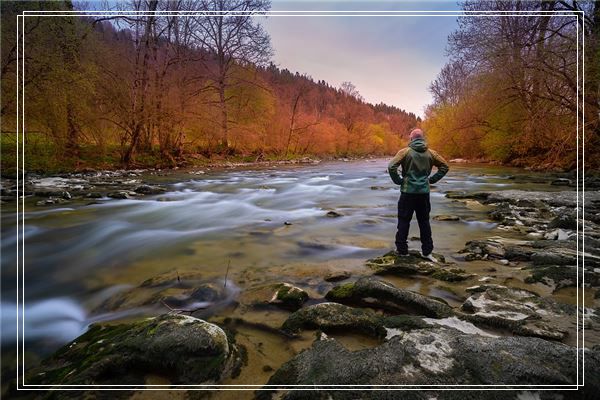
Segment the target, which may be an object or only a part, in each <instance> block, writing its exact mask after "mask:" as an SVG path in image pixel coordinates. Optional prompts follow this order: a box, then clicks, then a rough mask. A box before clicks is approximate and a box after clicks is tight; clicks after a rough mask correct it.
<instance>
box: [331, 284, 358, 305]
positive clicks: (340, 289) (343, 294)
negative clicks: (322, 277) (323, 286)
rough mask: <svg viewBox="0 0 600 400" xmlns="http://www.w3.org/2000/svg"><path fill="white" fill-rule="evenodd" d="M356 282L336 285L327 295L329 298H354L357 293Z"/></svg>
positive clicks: (335, 299) (333, 299)
mask: <svg viewBox="0 0 600 400" xmlns="http://www.w3.org/2000/svg"><path fill="white" fill-rule="evenodd" d="M354 287H355V284H354V283H346V284H343V285H340V286H335V287H334V288H333V289H331V290H330V291H329V292H327V294H326V295H325V298H326V299H327V300H332V301H339V300H349V299H352V298H353V297H354V295H355V290H354Z"/></svg>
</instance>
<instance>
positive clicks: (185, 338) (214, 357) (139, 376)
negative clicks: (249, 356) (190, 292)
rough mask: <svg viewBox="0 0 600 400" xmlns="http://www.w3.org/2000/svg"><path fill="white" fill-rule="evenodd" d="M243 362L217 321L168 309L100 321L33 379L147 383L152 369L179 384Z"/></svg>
mask: <svg viewBox="0 0 600 400" xmlns="http://www.w3.org/2000/svg"><path fill="white" fill-rule="evenodd" d="M241 363H242V358H241V353H240V350H239V349H238V347H237V346H236V345H235V343H233V342H231V340H230V338H228V336H227V335H226V333H225V332H224V331H223V330H222V329H221V328H220V327H218V326H217V325H214V324H211V323H208V322H206V321H203V320H201V319H197V318H194V317H190V316H184V315H176V314H165V315H162V316H159V317H156V318H147V319H143V320H138V321H135V322H131V323H125V324H118V325H99V324H95V325H92V326H91V327H90V329H89V330H88V331H87V332H86V333H85V334H83V335H82V336H80V337H78V338H77V339H75V340H74V341H73V342H71V343H69V344H67V345H65V346H64V347H62V348H61V349H60V350H58V351H57V352H56V353H55V354H54V355H53V356H51V357H50V358H48V359H47V360H45V361H44V362H43V363H42V365H41V366H40V367H39V368H37V369H36V370H34V371H32V372H30V373H29V374H28V377H27V379H26V381H27V383H29V384H52V385H57V384H63V385H64V384H90V385H92V384H94V385H100V384H144V383H145V376H146V375H148V374H153V375H158V376H161V377H163V378H166V379H167V380H168V381H170V382H172V383H174V384H202V383H207V384H209V383H217V382H220V381H221V380H222V379H224V378H226V377H230V376H232V375H236V374H237V373H238V372H239V368H240V366H241Z"/></svg>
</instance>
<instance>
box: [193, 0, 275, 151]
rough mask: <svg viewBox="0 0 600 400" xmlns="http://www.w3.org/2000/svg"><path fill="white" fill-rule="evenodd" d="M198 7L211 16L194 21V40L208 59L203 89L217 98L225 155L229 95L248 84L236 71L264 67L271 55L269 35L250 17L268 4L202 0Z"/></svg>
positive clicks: (245, 0)
mask: <svg viewBox="0 0 600 400" xmlns="http://www.w3.org/2000/svg"><path fill="white" fill-rule="evenodd" d="M199 5H200V9H201V10H206V11H209V12H213V13H212V14H206V15H202V16H200V17H197V18H198V29H197V30H196V31H195V32H194V38H195V39H196V40H197V41H198V44H199V48H200V49H201V50H202V51H203V52H205V53H207V54H208V56H209V57H208V58H207V61H206V62H205V67H206V71H207V76H208V78H209V80H210V84H209V85H208V86H207V87H208V88H209V89H210V90H212V91H213V92H214V93H216V95H217V96H218V98H217V100H216V104H218V106H219V109H220V130H221V134H220V138H219V146H220V148H221V149H222V150H225V151H227V150H228V149H229V148H230V140H229V136H228V133H229V123H230V115H229V113H228V105H229V102H230V101H231V100H232V99H233V95H232V94H231V93H230V92H229V91H230V89H231V88H234V87H236V86H238V85H241V84H244V83H248V82H249V81H248V80H247V79H245V78H244V77H240V76H239V74H237V73H236V71H237V70H238V69H252V68H254V67H256V66H260V65H264V64H266V63H267V62H268V61H269V60H270V58H271V55H272V50H271V44H270V38H269V35H268V34H267V33H266V32H265V30H264V29H263V27H262V26H261V25H260V24H259V23H258V22H257V21H256V17H255V16H253V15H251V13H256V12H262V11H267V10H269V9H270V7H271V3H270V1H268V0H203V1H200V4H199ZM250 83H252V82H251V81H250Z"/></svg>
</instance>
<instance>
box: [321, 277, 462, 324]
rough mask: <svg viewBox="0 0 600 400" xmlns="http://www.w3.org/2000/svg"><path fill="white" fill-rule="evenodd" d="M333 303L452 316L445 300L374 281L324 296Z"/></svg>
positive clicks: (367, 280)
mask: <svg viewBox="0 0 600 400" xmlns="http://www.w3.org/2000/svg"><path fill="white" fill-rule="evenodd" d="M325 297H326V298H327V299H328V300H330V301H335V302H338V303H344V304H358V305H363V306H368V307H374V308H381V309H385V310H389V311H393V312H396V313H397V312H401V313H408V314H410V313H412V314H415V313H416V314H420V315H426V316H429V317H436V318H443V317H447V316H450V315H452V314H453V311H452V308H451V307H450V306H448V305H447V304H446V303H445V302H443V300H439V299H434V298H431V297H428V296H424V295H422V294H420V293H416V292H413V291H410V290H406V289H400V288H397V287H395V286H394V285H392V284H390V283H387V282H383V281H380V280H377V279H374V278H361V279H359V280H358V281H357V282H354V283H347V284H345V285H341V286H336V287H334V288H333V289H331V290H330V291H329V292H328V293H327V295H326V296H325Z"/></svg>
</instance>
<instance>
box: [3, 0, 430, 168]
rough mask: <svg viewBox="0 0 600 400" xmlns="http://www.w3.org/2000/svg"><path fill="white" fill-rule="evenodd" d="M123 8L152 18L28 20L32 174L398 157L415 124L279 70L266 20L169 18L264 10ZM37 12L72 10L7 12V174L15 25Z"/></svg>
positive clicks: (252, 5) (11, 153)
mask: <svg viewBox="0 0 600 400" xmlns="http://www.w3.org/2000/svg"><path fill="white" fill-rule="evenodd" d="M122 6H123V7H124V10H128V11H136V12H137V11H147V12H148V13H147V14H131V13H130V14H127V13H125V14H121V16H111V15H108V16H89V17H87V16H86V17H71V16H64V15H63V16H52V17H50V16H44V17H40V16H30V17H27V18H26V19H25V27H24V30H25V48H26V57H25V60H24V62H25V66H26V70H25V79H24V92H25V104H26V110H25V111H26V126H25V130H26V133H25V135H26V144H27V145H26V157H25V162H26V168H27V169H35V170H44V171H48V170H60V169H61V168H63V169H66V170H70V169H79V168H82V167H86V166H88V167H97V166H103V167H110V166H114V165H118V166H127V167H133V166H140V165H143V166H166V167H172V166H176V165H181V164H182V163H202V162H207V161H208V160H215V159H216V160H219V159H224V158H227V159H235V160H245V161H250V160H251V161H256V160H268V159H288V158H297V157H304V156H306V155H317V156H325V157H326V156H342V157H347V156H360V155H367V154H369V155H370V154H380V155H381V154H391V153H393V152H395V151H397V149H398V148H399V147H400V146H401V145H402V143H401V142H402V139H401V135H402V134H406V132H407V131H408V130H410V128H411V127H413V126H415V125H416V124H417V123H418V121H419V120H418V118H417V117H416V116H415V115H414V114H412V113H408V112H405V111H403V110H400V109H399V108H396V107H393V106H387V105H384V104H378V105H373V104H369V103H367V102H365V101H364V99H363V98H362V97H361V96H360V93H359V91H358V90H357V88H356V87H355V86H354V85H353V84H352V83H350V82H344V83H343V84H342V85H341V86H340V87H339V88H336V87H333V86H331V85H329V84H328V83H326V82H324V81H320V80H319V81H316V80H314V79H313V78H312V77H310V76H307V75H301V74H300V73H298V72H295V73H294V72H291V71H289V70H287V69H280V68H278V67H277V66H275V65H274V64H273V63H272V62H271V56H272V54H273V50H272V48H271V45H270V38H269V36H268V34H267V33H266V32H265V30H264V29H263V27H262V25H261V23H260V22H261V21H262V19H261V18H255V17H250V16H243V15H238V14H236V15H233V14H228V15H214V16H206V15H196V16H188V17H181V16H175V15H174V14H173V13H177V12H191V11H194V10H202V9H209V10H213V11H215V10H224V11H232V12H237V11H245V12H263V11H266V10H269V8H270V2H268V1H264V0H235V1H227V2H223V1H217V0H215V1H203V2H200V1H195V0H189V1H179V2H167V1H162V0H161V1H148V2H131V3H130V4H129V3H128V4H125V3H122ZM35 8H39V9H41V10H55V11H60V10H63V11H72V10H74V7H73V5H72V4H71V3H70V2H68V1H67V2H65V1H63V2H28V3H18V2H13V3H11V2H3V3H2V20H3V24H2V38H3V44H4V45H3V46H2V48H3V54H2V70H3V78H2V94H3V96H2V97H3V99H4V101H3V105H2V145H3V146H2V150H3V156H4V157H3V167H5V168H6V167H9V168H10V167H11V166H14V165H15V161H16V160H14V158H15V151H16V124H17V121H16V119H15V115H16V98H17V97H16V92H15V89H16V64H17V49H16V47H15V46H14V45H13V43H15V42H16V36H15V35H16V31H17V29H16V28H17V27H16V18H15V16H16V14H18V13H19V12H20V11H21V10H22V9H27V10H32V9H35ZM154 12H160V14H158V13H154ZM169 13H170V14H169ZM21 61H23V60H21Z"/></svg>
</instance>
